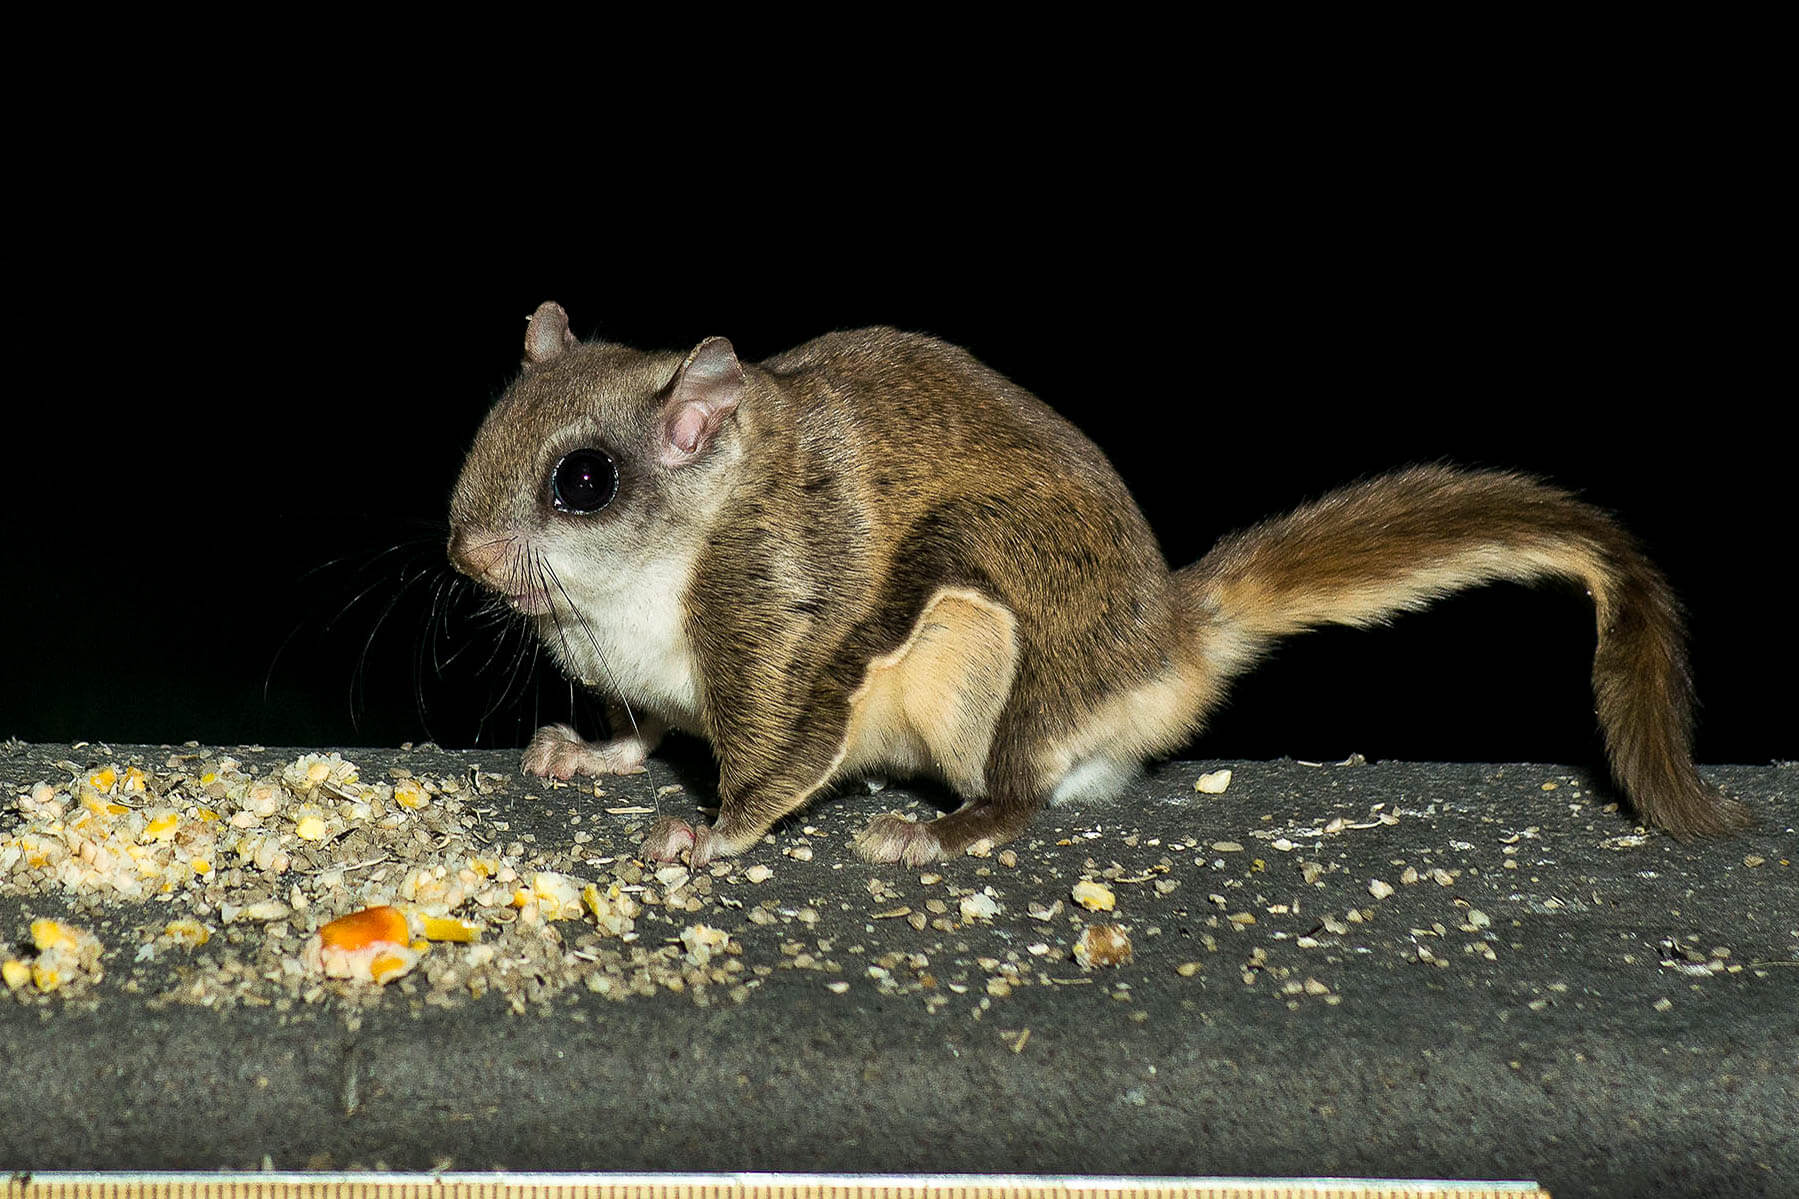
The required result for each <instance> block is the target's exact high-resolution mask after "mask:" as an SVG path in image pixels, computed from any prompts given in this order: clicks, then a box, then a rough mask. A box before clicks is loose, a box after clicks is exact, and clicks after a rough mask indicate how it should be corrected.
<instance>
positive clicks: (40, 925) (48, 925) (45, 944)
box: [31, 920, 75, 953]
mask: <svg viewBox="0 0 1799 1199" xmlns="http://www.w3.org/2000/svg"><path fill="white" fill-rule="evenodd" d="M31 943H32V944H33V945H35V946H37V951H38V952H39V953H43V952H45V951H46V950H50V949H55V948H56V947H57V946H58V945H61V946H63V947H65V948H68V949H73V948H75V937H74V935H73V934H72V933H70V932H69V930H68V929H67V928H66V927H65V926H63V925H62V924H60V923H58V922H57V921H55V920H33V921H32V922H31Z"/></svg>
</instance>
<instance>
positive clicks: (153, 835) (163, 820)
mask: <svg viewBox="0 0 1799 1199" xmlns="http://www.w3.org/2000/svg"><path fill="white" fill-rule="evenodd" d="M178 823H180V818H179V817H177V816H176V815H175V813H173V812H164V813H163V814H162V815H160V816H158V817H156V818H155V819H154V820H152V821H150V823H149V824H146V825H145V826H144V831H143V832H142V833H140V834H138V840H139V841H167V840H168V839H169V838H170V837H173V836H174V835H175V826H176V825H177V824H178Z"/></svg>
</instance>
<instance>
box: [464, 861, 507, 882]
mask: <svg viewBox="0 0 1799 1199" xmlns="http://www.w3.org/2000/svg"><path fill="white" fill-rule="evenodd" d="M468 868H469V869H470V870H473V871H474V872H475V873H476V874H477V875H478V876H480V877H481V878H492V877H493V876H494V875H496V874H498V873H499V872H500V864H499V863H498V862H496V861H494V860H493V859H492V858H470V859H469V860H468Z"/></svg>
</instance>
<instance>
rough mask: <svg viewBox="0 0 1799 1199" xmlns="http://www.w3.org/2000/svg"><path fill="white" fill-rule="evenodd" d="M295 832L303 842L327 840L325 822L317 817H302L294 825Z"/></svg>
mask: <svg viewBox="0 0 1799 1199" xmlns="http://www.w3.org/2000/svg"><path fill="white" fill-rule="evenodd" d="M294 832H295V833H296V834H297V835H298V836H299V837H300V839H301V840H302V841H323V840H324V839H325V822H324V821H323V820H320V819H319V818H318V817H317V816H302V817H301V818H300V822H299V823H298V824H296V825H294Z"/></svg>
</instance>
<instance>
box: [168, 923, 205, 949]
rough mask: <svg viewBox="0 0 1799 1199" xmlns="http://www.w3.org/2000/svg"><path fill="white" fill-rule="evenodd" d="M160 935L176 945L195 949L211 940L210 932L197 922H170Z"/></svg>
mask: <svg viewBox="0 0 1799 1199" xmlns="http://www.w3.org/2000/svg"><path fill="white" fill-rule="evenodd" d="M162 935H163V936H165V937H167V938H169V940H171V941H174V942H176V943H178V944H181V945H191V946H195V947H198V946H201V945H204V944H206V943H207V942H208V941H210V940H212V930H211V929H209V928H207V927H206V926H205V925H204V924H201V923H200V922H199V921H198V920H171V921H169V923H168V926H167V927H165V928H164V929H163V930H162Z"/></svg>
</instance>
